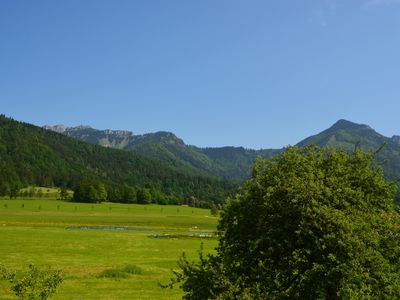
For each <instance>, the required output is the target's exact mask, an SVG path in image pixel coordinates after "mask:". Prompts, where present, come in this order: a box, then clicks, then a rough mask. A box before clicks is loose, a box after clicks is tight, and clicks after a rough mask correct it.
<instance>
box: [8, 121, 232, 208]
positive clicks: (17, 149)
mask: <svg viewBox="0 0 400 300" xmlns="http://www.w3.org/2000/svg"><path fill="white" fill-rule="evenodd" d="M0 169H1V172H0V194H1V195H6V194H11V195H12V194H13V191H17V190H18V189H20V188H21V187H24V186H28V185H37V186H46V187H52V186H56V187H63V186H66V187H69V188H75V186H76V185H77V182H82V181H84V180H86V181H87V180H89V181H92V182H100V183H101V184H103V185H105V186H106V188H107V189H108V190H109V191H110V190H111V191H112V189H118V190H121V188H122V187H132V188H134V189H147V190H149V191H150V192H152V193H153V194H157V195H162V196H165V197H168V199H169V200H172V199H173V201H174V202H176V203H187V202H188V201H192V202H193V201H194V202H195V203H196V204H197V205H201V206H207V205H209V204H211V203H222V202H223V201H224V199H225V198H226V197H227V196H228V195H231V194H232V193H233V191H234V190H235V188H236V185H235V184H234V183H232V182H230V181H227V180H220V179H217V178H213V177H210V176H203V175H201V174H195V173H189V172H185V171H182V170H178V169H176V168H175V167H173V166H170V165H168V164H167V163H165V162H162V161H157V160H154V159H150V158H148V157H144V156H142V155H140V154H137V153H136V152H135V151H129V152H128V151H122V150H117V149H110V148H105V147H101V146H98V145H91V144H88V143H84V142H82V141H79V140H77V139H74V138H71V137H67V136H64V135H62V134H59V133H55V132H51V131H48V130H45V129H42V128H39V127H37V126H34V125H31V124H27V123H23V122H18V121H15V120H13V119H10V118H7V117H5V116H4V115H2V116H0Z"/></svg>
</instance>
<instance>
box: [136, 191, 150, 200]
mask: <svg viewBox="0 0 400 300" xmlns="http://www.w3.org/2000/svg"><path fill="white" fill-rule="evenodd" d="M136 199H137V203H139V204H150V203H151V193H150V191H149V189H146V188H140V189H138V190H137V192H136Z"/></svg>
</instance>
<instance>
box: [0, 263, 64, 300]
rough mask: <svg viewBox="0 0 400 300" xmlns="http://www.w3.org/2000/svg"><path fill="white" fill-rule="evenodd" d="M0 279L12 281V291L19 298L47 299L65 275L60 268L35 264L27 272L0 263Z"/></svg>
mask: <svg viewBox="0 0 400 300" xmlns="http://www.w3.org/2000/svg"><path fill="white" fill-rule="evenodd" d="M0 279H5V280H8V281H9V282H10V283H11V291H12V292H14V294H15V295H16V296H17V297H18V299H21V300H24V299H29V300H46V299H48V298H49V297H51V296H52V295H53V294H54V293H55V292H56V290H57V287H58V286H59V285H60V284H61V283H62V282H63V279H64V276H63V274H62V272H61V271H59V270H51V269H45V270H42V269H39V268H38V267H36V266H35V265H33V264H31V265H29V266H28V270H27V271H26V272H12V271H9V270H7V269H6V268H5V267H4V266H3V265H0Z"/></svg>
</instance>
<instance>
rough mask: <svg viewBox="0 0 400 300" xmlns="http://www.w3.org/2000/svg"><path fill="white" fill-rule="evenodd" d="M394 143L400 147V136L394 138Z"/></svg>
mask: <svg viewBox="0 0 400 300" xmlns="http://www.w3.org/2000/svg"><path fill="white" fill-rule="evenodd" d="M392 141H393V143H396V144H397V145H400V135H394V136H392Z"/></svg>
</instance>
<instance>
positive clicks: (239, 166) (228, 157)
mask: <svg viewBox="0 0 400 300" xmlns="http://www.w3.org/2000/svg"><path fill="white" fill-rule="evenodd" d="M44 128H45V129H49V130H53V131H56V132H60V133H63V134H64V135H67V136H70V137H74V138H77V139H80V140H82V141H84V142H87V143H91V144H95V145H101V146H105V147H111V148H117V149H123V150H129V151H135V152H136V153H140V154H142V155H143V156H146V157H150V158H155V159H158V160H161V161H164V162H166V163H168V164H169V165H172V166H174V167H176V168H178V169H180V170H184V171H186V172H196V173H201V174H204V175H208V176H217V177H220V178H223V179H227V180H233V181H236V182H242V181H243V180H245V179H246V178H248V177H249V176H250V171H251V165H252V163H253V161H254V160H255V158H256V157H257V156H259V155H260V156H262V157H264V158H269V157H271V156H272V155H274V154H276V153H278V152H279V151H280V150H275V149H266V150H251V149H245V148H243V147H221V148H199V147H196V146H191V145H186V144H185V143H184V142H183V140H182V139H180V138H178V137H177V136H176V135H175V134H173V133H171V132H166V131H159V132H155V133H148V134H143V135H134V134H133V133H132V132H130V131H123V130H110V129H107V130H98V129H94V128H91V127H90V126H78V127H65V126H64V125H56V126H44Z"/></svg>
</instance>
